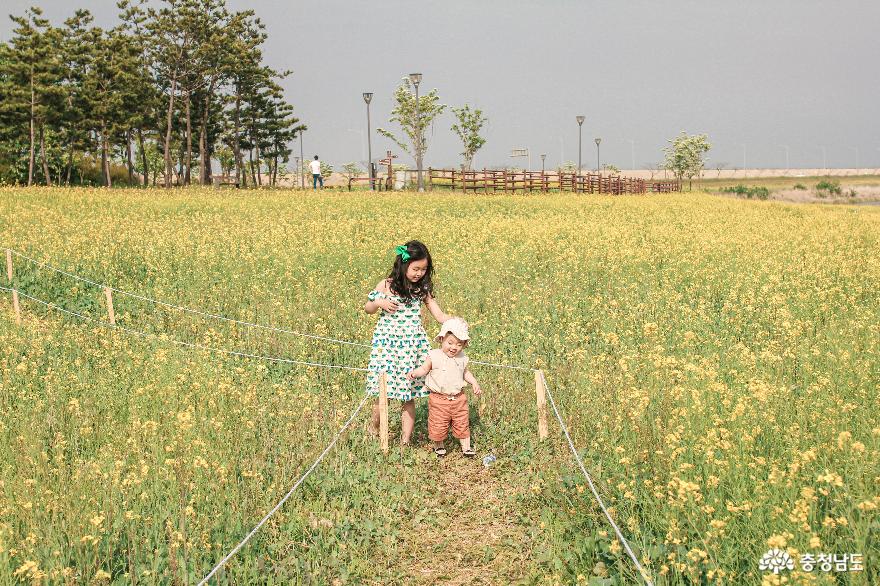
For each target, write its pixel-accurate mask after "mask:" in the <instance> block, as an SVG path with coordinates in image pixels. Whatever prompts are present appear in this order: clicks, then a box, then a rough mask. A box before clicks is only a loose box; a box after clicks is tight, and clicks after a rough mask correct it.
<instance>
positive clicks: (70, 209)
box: [0, 188, 880, 584]
mask: <svg viewBox="0 0 880 586" xmlns="http://www.w3.org/2000/svg"><path fill="white" fill-rule="evenodd" d="M0 211H2V213H0V234H2V238H0V245H2V246H3V247H8V248H11V249H13V250H15V251H17V252H20V253H22V254H24V255H28V256H31V257H33V258H35V259H37V260H39V261H42V262H46V263H49V264H51V265H54V266H56V267H58V268H61V269H63V270H65V271H68V272H70V273H73V274H77V275H81V276H84V277H87V278H88V279H90V280H92V281H94V282H95V283H98V284H109V285H112V286H113V287H115V288H117V289H120V290H123V291H128V292H132V293H137V294H138V295H140V296H143V297H147V298H152V299H157V300H161V301H164V302H168V303H171V304H174V305H181V306H186V307H191V308H199V309H201V310H203V311H205V312H208V313H211V314H217V315H223V316H229V317H232V318H235V319H238V320H242V321H245V322H251V323H258V324H265V325H271V326H275V327H277V328H281V329H284V330H287V332H286V333H285V332H279V331H276V330H270V329H265V328H257V327H251V326H247V325H244V324H240V323H232V322H228V321H223V320H219V319H216V318H213V317H209V316H204V315H197V314H193V313H186V312H182V311H180V310H178V309H176V308H174V307H170V306H166V305H159V304H156V303H152V302H150V301H147V300H144V299H140V298H137V297H132V296H126V295H122V294H119V293H117V294H115V295H114V311H115V318H116V321H117V323H118V324H119V325H120V326H122V327H124V328H128V329H130V330H133V331H137V332H143V333H145V334H148V335H146V336H144V335H136V334H133V333H129V332H126V331H124V330H110V329H108V328H106V327H103V326H102V325H101V324H100V323H99V322H100V321H102V320H106V319H107V317H106V308H105V297H104V292H103V291H102V290H101V288H99V287H96V286H95V285H93V284H90V283H87V282H83V281H77V280H75V279H73V278H71V277H69V276H66V275H63V274H60V273H56V272H53V271H51V270H48V269H47V268H45V267H40V266H38V265H36V264H33V263H31V262H29V261H27V260H26V259H24V258H22V257H20V256H14V257H13V261H14V262H13V264H14V278H13V284H14V285H15V287H17V288H18V289H20V290H21V291H22V293H26V294H27V295H30V296H33V297H36V298H39V299H42V300H45V301H47V302H50V303H53V304H55V305H56V306H57V307H60V308H63V309H65V310H67V311H68V312H75V313H76V314H79V315H81V316H83V317H84V318H87V319H82V318H80V317H77V316H76V315H73V313H63V312H60V311H58V310H57V309H54V308H49V307H46V306H44V305H41V304H39V303H36V302H34V301H31V300H29V299H27V298H22V299H21V305H22V310H23V321H22V324H21V325H17V324H16V322H15V317H14V314H13V311H12V302H11V297H10V295H9V293H7V292H0V349H2V352H0V440H2V441H0V469H2V471H3V473H2V479H0V583H4V584H5V583H34V584H46V583H50V584H78V583H114V584H128V583H138V584H184V583H187V584H190V583H195V582H197V581H198V580H199V579H201V578H202V577H203V576H204V575H205V574H206V573H207V571H208V570H210V569H211V568H212V567H213V565H214V564H215V563H216V562H217V561H219V560H220V559H221V558H222V557H223V555H224V554H225V553H226V552H227V551H229V549H231V548H232V547H233V546H234V545H235V544H237V543H238V541H239V540H240V539H241V538H243V537H244V535H245V534H247V532H248V531H249V530H250V529H251V528H252V527H253V526H254V524H255V523H256V522H257V521H258V520H259V519H260V518H261V517H262V516H263V515H264V514H265V512H267V511H268V510H269V509H270V508H271V507H272V506H273V505H274V504H275V503H276V502H277V501H278V499H279V498H280V497H281V496H283V495H284V494H285V493H286V492H287V490H289V488H290V487H291V486H292V485H293V483H294V482H295V481H296V479H297V478H299V475H300V474H301V473H302V472H303V470H304V469H305V468H306V467H308V466H309V465H310V464H311V462H312V461H313V460H314V458H315V457H316V456H317V455H318V454H319V453H320V452H321V450H322V449H323V447H324V446H325V445H327V443H328V441H329V440H330V439H331V437H332V436H333V434H334V433H335V431H336V429H338V427H339V426H340V425H341V424H342V423H343V422H344V421H345V420H346V419H347V418H348V416H349V415H350V413H351V411H352V410H353V409H354V407H355V406H356V405H357V404H358V402H359V401H360V398H361V397H362V395H361V393H362V388H363V383H364V377H363V373H360V372H355V371H346V370H328V369H320V368H315V367H303V366H298V365H294V364H289V363H278V362H271V361H266V360H260V359H254V358H240V357H235V356H230V355H223V354H217V353H212V352H209V351H205V350H201V349H199V348H197V347H210V348H217V349H222V350H228V351H235V352H242V353H247V354H254V355H261V356H275V357H284V358H288V359H293V360H304V361H312V362H319V363H330V364H344V365H349V366H355V367H364V366H366V363H367V357H368V353H369V350H368V349H365V348H362V347H358V346H351V345H341V344H334V343H331V342H328V341H325V340H320V339H315V338H307V337H302V336H299V335H297V334H296V332H301V333H308V334H312V335H317V336H325V337H331V338H339V339H344V340H353V341H358V342H369V340H370V336H371V333H372V328H373V326H374V324H375V316H368V315H366V314H364V312H363V311H362V307H363V303H364V301H365V300H366V295H367V293H368V292H369V291H370V289H371V288H372V286H373V285H374V284H375V283H376V281H378V280H379V279H380V278H382V277H383V276H385V274H386V273H387V271H388V269H389V268H390V265H391V261H392V250H393V248H394V246H395V245H397V244H401V243H403V242H404V241H406V240H408V239H411V238H417V239H419V240H422V241H423V242H425V243H426V244H427V245H428V247H429V248H430V250H431V253H432V256H433V259H434V262H435V266H436V277H435V281H436V285H437V298H438V300H439V301H440V303H441V305H442V307H443V309H444V310H445V311H446V312H447V313H452V314H456V315H461V316H463V317H465V318H466V319H467V320H468V321H469V322H470V323H471V326H472V336H473V340H472V345H471V347H470V348H469V350H468V352H469V354H470V355H471V357H472V358H475V359H480V360H484V361H490V362H500V363H505V364H515V365H523V366H527V367H530V368H541V369H543V370H544V372H545V373H546V376H547V380H548V383H549V385H550V386H551V389H552V390H553V393H554V397H555V398H556V399H557V400H558V402H559V405H560V408H561V411H562V414H563V416H564V418H565V420H566V422H567V424H568V425H569V427H570V430H571V433H572V437H573V440H574V442H575V444H576V445H577V446H578V448H579V449H580V450H581V455H582V456H583V459H584V461H585V464H586V466H587V468H588V469H589V470H590V471H591V472H592V473H593V474H594V476H595V479H596V481H597V485H598V489H599V491H600V492H601V494H602V495H603V497H604V498H605V500H606V504H607V505H608V506H609V509H610V512H611V514H612V515H613V516H614V518H615V519H616V521H617V522H618V524H619V525H620V527H621V530H622V531H623V532H624V534H625V535H626V536H627V538H628V539H629V541H630V543H631V544H632V546H633V548H634V550H635V551H636V554H637V555H638V556H639V559H640V560H641V561H642V562H643V564H644V565H645V567H646V568H647V570H648V571H649V572H650V574H651V576H652V577H653V579H654V580H655V581H656V583H657V584H703V583H712V584H715V583H717V584H761V583H762V582H763V583H768V584H769V583H788V584H832V583H833V584H841V583H847V584H850V583H851V584H869V583H877V581H878V580H880V574H878V572H880V570H878V568H877V562H878V560H880V557H878V556H880V545H878V543H880V541H878V538H880V520H878V516H877V511H878V507H880V490H878V488H880V458H878V453H880V452H878V450H880V400H878V392H877V390H878V383H880V298H878V290H880V242H878V235H880V209H876V208H870V207H851V206H819V205H791V204H781V203H773V202H755V201H742V200H734V199H728V198H719V197H715V196H711V195H707V194H704V193H693V194H688V193H685V194H670V195H646V196H619V197H613V196H586V195H584V196H575V195H572V194H554V195H533V196H523V195H515V196H511V195H477V196H475V195H462V194H451V193H442V194H440V193H430V194H425V195H420V194H415V193H405V194H368V193H363V192H360V193H352V194H349V193H338V192H337V193H331V192H324V193H320V194H315V193H313V192H311V191H306V192H301V191H277V192H272V191H265V192H251V193H243V192H235V191H219V190H204V189H195V188H194V189H191V190H178V191H169V192H165V191H140V190H97V189H96V190H88V189H70V190H68V189H61V188H55V189H29V190H23V189H14V188H2V189H0ZM3 277H4V278H2V279H0V285H3V286H8V283H7V281H6V279H5V273H4V275H3ZM427 319H428V320H430V318H427ZM426 326H427V328H428V331H429V333H431V334H432V333H433V332H434V330H435V329H436V324H435V323H433V322H431V321H426ZM175 341H176V342H184V343H186V344H191V345H194V346H197V347H193V346H181V345H180V344H175V343H174V342H175ZM475 374H476V375H477V377H478V378H479V379H480V382H481V384H482V386H483V388H484V390H485V394H484V397H483V399H482V400H481V401H476V400H475V401H473V402H472V420H473V428H474V436H475V442H476V446H477V450H478V452H479V453H480V454H481V455H482V454H484V453H487V452H488V451H490V450H491V451H492V452H493V453H495V454H496V455H497V457H498V462H497V463H496V465H495V466H493V467H491V468H485V469H484V468H483V467H482V466H481V465H480V462H479V459H477V460H476V461H475V462H474V461H470V460H464V459H462V458H459V457H457V456H456V455H455V453H454V452H453V454H452V455H451V456H450V457H447V458H446V459H444V460H439V461H438V460H436V459H435V458H433V456H432V455H431V453H430V451H429V450H427V449H426V445H427V437H426V430H425V429H424V428H425V425H426V421H425V420H426V406H425V405H424V404H419V405H418V412H417V433H416V437H415V440H416V444H417V445H416V446H415V447H413V448H411V449H407V450H403V451H399V450H392V452H391V453H390V454H389V455H387V456H385V455H382V453H381V451H380V450H379V449H378V446H377V445H376V444H375V443H374V441H373V440H371V439H370V438H369V437H368V436H367V435H366V434H365V433H364V429H363V423H364V421H365V417H360V418H359V419H358V421H357V423H356V425H355V426H354V427H353V428H352V429H351V431H350V433H349V434H348V435H347V436H346V437H345V439H343V440H341V441H340V443H339V444H338V445H337V447H336V449H335V450H334V451H333V452H332V453H331V454H330V455H329V456H328V457H327V459H326V460H325V461H324V462H323V463H322V465H321V466H320V467H319V468H318V469H317V470H316V472H315V473H314V474H313V475H312V476H311V477H310V478H309V479H308V480H307V481H306V483H305V484H304V485H303V486H302V487H301V489H300V490H299V492H297V493H296V494H295V496H294V497H293V498H291V499H290V500H289V501H288V502H287V503H286V504H285V506H284V508H283V509H282V510H281V511H279V513H278V514H276V515H275V516H274V517H272V519H271V520H270V521H269V522H268V523H267V524H266V526H264V527H263V528H262V530H261V531H260V532H259V533H258V534H257V535H256V536H255V537H254V539H253V540H252V541H251V542H250V543H249V544H248V545H247V546H246V547H245V548H244V549H242V551H240V552H239V553H238V554H237V556H236V557H235V558H233V559H232V560H231V561H230V563H229V565H228V566H227V567H226V568H225V569H224V570H223V572H222V573H221V574H220V583H230V584H247V583H301V584H348V583H351V584H356V583H367V584H409V583H424V584H434V583H447V582H448V583H457V584H462V583H491V584H509V583H516V582H522V583H539V584H575V583H578V584H628V583H635V582H637V581H638V580H639V578H638V574H637V572H636V571H635V570H634V568H633V567H632V564H631V562H630V561H629V560H628V559H627V557H626V555H625V553H624V552H623V551H622V548H621V545H620V543H619V542H618V541H617V540H616V539H615V536H614V533H613V531H612V530H611V529H610V527H609V526H608V525H607V523H606V521H605V520H604V518H603V517H602V515H601V513H600V511H599V509H598V507H597V506H596V504H595V503H594V501H593V497H592V494H591V492H590V490H588V489H587V490H585V486H586V484H585V480H584V479H583V477H582V476H581V475H580V472H579V470H578V469H577V468H576V466H575V465H574V461H573V459H572V457H571V454H570V453H569V452H568V448H567V445H566V444H565V443H564V441H563V440H562V439H561V438H560V435H559V429H558V426H557V425H556V423H555V421H552V420H551V437H550V439H549V440H547V441H546V442H543V443H541V442H538V440H537V433H536V414H535V395H534V378H533V377H532V375H531V373H528V372H520V371H515V370H503V369H495V368H490V367H479V368H477V367H475ZM364 415H365V414H364ZM391 424H392V434H396V433H397V432H398V427H399V417H396V414H395V416H393V417H392V418H391ZM771 547H776V548H780V549H783V550H786V551H787V552H788V553H789V554H790V555H792V556H797V555H799V554H803V553H814V554H816V555H818V554H820V553H837V554H843V553H859V554H862V555H863V558H864V569H863V570H862V571H860V572H846V573H840V572H834V571H830V572H825V571H822V570H820V569H815V570H813V571H812V572H806V571H802V570H800V569H798V568H796V569H795V571H793V572H785V573H784V574H779V575H778V576H776V575H773V574H772V573H766V572H761V571H760V570H759V565H758V564H759V559H760V558H761V556H762V555H763V554H764V553H765V552H766V551H767V550H768V549H770V548H771ZM783 579H784V582H783Z"/></svg>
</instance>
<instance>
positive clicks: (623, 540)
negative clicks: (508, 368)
mask: <svg viewBox="0 0 880 586" xmlns="http://www.w3.org/2000/svg"><path fill="white" fill-rule="evenodd" d="M540 372H541V382H542V383H544V388H545V389H546V390H547V398H548V399H550V405H551V406H552V407H553V412H554V413H555V414H556V419H557V420H558V421H559V426H560V427H561V428H562V433H564V434H565V439H567V440H568V447H569V448H571V453H572V454H574V459H575V460H577V463H578V466H580V469H581V472H583V474H584V478H586V479H587V483H588V484H589V485H590V490H591V491H592V492H593V496H594V497H596V502H598V503H599V507H601V509H602V512H603V513H605V518H606V519H608V522H609V523H611V526H612V527H613V528H614V532H615V533H616V534H617V539H619V540H620V543H621V544H622V545H623V548H624V549H625V550H626V553H627V555H629V557H630V559H631V560H632V561H633V563H634V564H635V566H636V568H637V569H638V570H639V572H640V573H641V575H642V579H643V580H644V581H645V584H647V585H648V586H654V583H653V582H652V581H651V577H650V576H649V575H648V572H646V571H645V569H644V568H643V567H642V564H640V563H639V558H637V557H636V554H634V553H633V551H632V548H630V546H629V542H628V541H627V540H626V537H624V536H623V533H621V531H620V528H619V527H618V526H617V523H615V522H614V519H612V518H611V514H610V513H609V512H608V509H606V508H605V503H603V502H602V497H600V496H599V491H597V490H596V485H595V484H593V479H592V478H591V477H590V475H589V473H588V472H587V469H586V468H585V467H584V463H583V461H582V460H581V457H580V455H579V454H578V452H577V450H576V449H575V447H574V442H572V441H571V436H570V435H568V428H567V427H566V426H565V422H563V421H562V416H561V415H559V410H558V409H557V408H556V401H554V400H553V393H551V392H550V387H549V386H548V385H547V379H546V378H545V377H544V372H543V371H540Z"/></svg>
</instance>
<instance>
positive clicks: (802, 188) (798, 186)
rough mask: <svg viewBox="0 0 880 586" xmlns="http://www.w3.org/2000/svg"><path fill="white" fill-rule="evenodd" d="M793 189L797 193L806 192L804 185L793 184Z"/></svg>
mask: <svg viewBox="0 0 880 586" xmlns="http://www.w3.org/2000/svg"><path fill="white" fill-rule="evenodd" d="M794 189H797V190H798V191H806V190H807V186H806V185H804V184H803V183H795V184H794Z"/></svg>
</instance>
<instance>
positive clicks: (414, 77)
mask: <svg viewBox="0 0 880 586" xmlns="http://www.w3.org/2000/svg"><path fill="white" fill-rule="evenodd" d="M409 80H410V81H411V82H412V84H413V85H414V86H415V87H416V141H417V143H416V169H417V170H418V186H419V191H425V186H424V185H423V184H422V121H421V112H419V84H420V83H422V74H421V73H410V74H409Z"/></svg>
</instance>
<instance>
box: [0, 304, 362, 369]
mask: <svg viewBox="0 0 880 586" xmlns="http://www.w3.org/2000/svg"><path fill="white" fill-rule="evenodd" d="M0 290H2V291H12V289H10V288H8V287H0ZM18 294H19V295H21V296H22V297H24V298H25V299H30V300H31V301H34V302H36V303H40V304H42V305H45V306H46V307H48V308H49V309H54V310H56V311H60V312H62V313H65V314H67V315H71V316H74V317H77V318H79V319H81V320H84V321H88V322H92V323H95V324H97V325H99V326H102V327H105V328H110V329H114V330H120V331H123V332H126V333H128V334H132V335H135V336H141V337H143V338H156V339H158V340H160V341H162V342H170V343H172V344H176V345H178V346H183V347H186V348H192V349H195V350H204V351H206V352H215V353H218V354H227V355H229V356H238V357H240V358H254V359H256V360H266V361H268V362H281V363H285V364H298V365H300V366H314V367H317V368H336V369H341V370H352V371H356V372H370V369H369V368H358V367H354V366H346V365H344V364H323V363H320V362H307V361H305V360H293V359H291V358H281V357H278V356H263V355H260V354H249V353H247V352H236V351H234V350H223V349H222V348H212V347H210V346H203V345H202V344H193V343H191V342H182V341H180V340H175V339H173V338H163V337H162V336H160V335H158V334H151V333H149V332H142V331H140V330H135V329H132V328H126V327H124V326H120V325H114V324H111V323H108V322H104V321H101V320H97V319H94V318H92V317H89V316H87V315H83V314H81V313H77V312H75V311H71V310H69V309H64V308H63V307H59V306H58V305H55V304H54V303H50V302H48V301H44V300H42V299H38V298H37V297H33V296H31V295H28V294H27V293H24V292H22V291H21V290H18Z"/></svg>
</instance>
